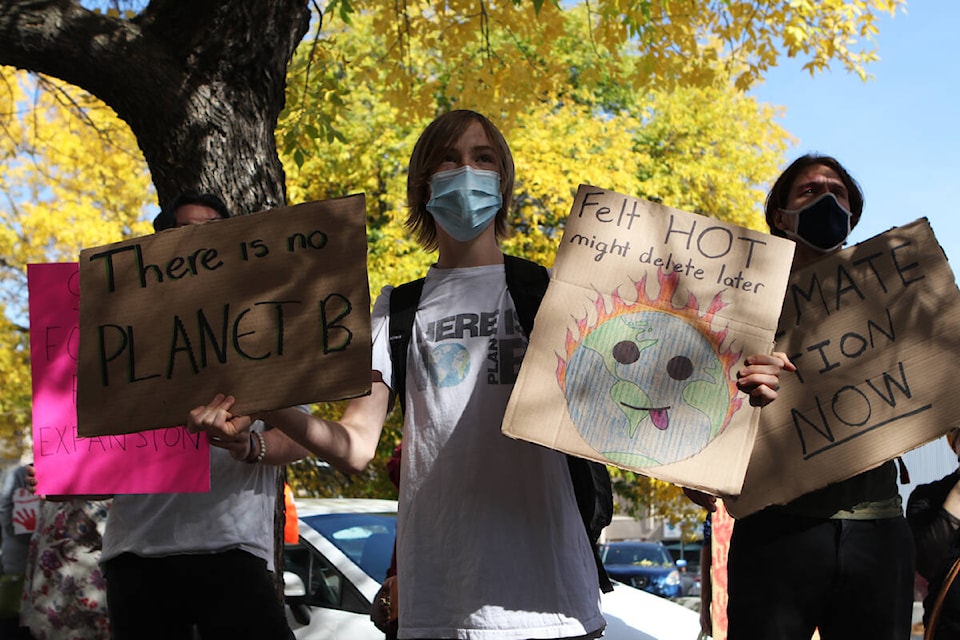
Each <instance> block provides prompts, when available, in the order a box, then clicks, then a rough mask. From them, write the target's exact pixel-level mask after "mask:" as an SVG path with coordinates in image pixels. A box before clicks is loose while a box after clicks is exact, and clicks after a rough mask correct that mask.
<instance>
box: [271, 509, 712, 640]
mask: <svg viewBox="0 0 960 640" xmlns="http://www.w3.org/2000/svg"><path fill="white" fill-rule="evenodd" d="M296 505H297V516H298V518H299V520H300V541H299V542H298V543H297V544H288V545H286V546H285V548H284V573H283V578H284V592H285V595H286V602H287V620H288V622H289V623H290V628H291V629H293V632H294V635H295V636H296V637H297V638H298V639H299V640H367V639H369V640H383V633H382V632H380V631H379V630H378V629H377V628H376V627H374V626H373V623H372V622H370V603H371V602H372V601H373V599H374V597H375V596H376V594H377V590H378V589H379V588H380V581H381V580H383V579H384V577H385V575H386V571H387V568H388V567H389V566H390V558H391V555H392V553H393V540H394V537H395V536H396V516H397V503H396V501H394V500H369V499H326V500H320V499H299V500H297V501H296ZM601 602H602V606H603V613H604V616H605V617H606V619H607V629H606V633H605V634H604V636H603V637H604V638H605V639H606V640H696V639H697V637H698V636H699V633H700V617H699V615H698V614H697V613H695V612H694V611H691V610H690V609H687V608H685V607H682V606H680V605H678V604H676V603H674V602H671V601H669V600H666V599H664V598H660V597H657V596H655V595H652V594H649V593H646V592H644V591H640V590H639V589H634V588H632V587H628V586H626V585H623V584H619V583H615V584H614V590H613V592H611V593H606V594H603V596H602V599H601Z"/></svg>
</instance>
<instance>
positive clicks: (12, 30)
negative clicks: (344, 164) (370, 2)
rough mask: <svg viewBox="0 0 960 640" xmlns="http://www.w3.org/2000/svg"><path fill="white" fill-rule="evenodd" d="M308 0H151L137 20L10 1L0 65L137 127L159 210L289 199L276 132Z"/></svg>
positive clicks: (1, 12)
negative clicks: (48, 82)
mask: <svg viewBox="0 0 960 640" xmlns="http://www.w3.org/2000/svg"><path fill="white" fill-rule="evenodd" d="M309 20H310V11H309V8H308V6H307V3H306V2H305V1H304V0H232V1H225V0H191V1H190V2H182V0H152V1H151V2H150V3H149V4H148V5H147V7H146V8H145V9H144V10H143V11H142V12H140V13H139V14H138V15H136V16H135V17H133V18H131V19H125V18H121V17H110V16H107V15H103V14H99V13H95V12H91V11H88V10H87V9H84V8H83V7H81V6H80V4H79V3H78V2H77V1H76V0H4V3H3V4H2V6H0V64H8V65H13V66H16V67H19V68H21V69H26V70H29V71H34V72H38V73H43V74H45V75H49V76H53V77H55V78H59V79H61V80H64V81H66V82H69V83H70V84H73V85H76V86H78V87H80V88H82V89H85V90H87V91H89V92H90V93H92V94H94V95H96V96H97V97H98V98H100V99H101V100H102V101H103V102H104V103H106V104H107V105H109V106H110V107H112V108H113V109H114V110H115V111H116V112H117V114H118V115H119V116H120V118H121V119H123V120H124V121H125V122H126V123H127V124H128V125H130V128H131V129H132V131H133V133H134V135H135V136H136V138H137V141H138V143H139V145H140V149H141V150H142V151H143V155H144V158H145V159H146V161H147V164H148V166H149V168H150V172H151V175H152V178H153V182H154V184H155V185H156V188H157V194H158V197H159V201H160V205H161V206H163V205H167V204H169V203H170V202H171V201H172V200H173V199H174V198H176V196H177V195H178V194H179V193H181V192H182V191H185V190H189V189H196V190H200V191H210V192H214V193H218V194H222V196H223V198H224V200H225V201H226V202H227V203H228V205H229V206H230V208H231V210H232V211H233V212H234V213H240V214H242V213H251V212H255V211H259V210H262V209H266V208H272V207H276V206H281V205H283V204H285V202H286V190H285V186H284V174H283V167H282V166H281V164H280V160H279V157H278V156H277V150H276V140H275V138H274V129H275V127H276V123H277V118H278V116H279V114H280V111H281V110H282V109H283V104H284V87H285V78H286V70H287V63H288V62H289V60H290V58H291V56H292V55H293V52H294V50H295V48H296V46H297V44H298V43H299V42H300V40H301V39H302V38H303V36H304V34H305V33H306V30H307V28H308V26H309Z"/></svg>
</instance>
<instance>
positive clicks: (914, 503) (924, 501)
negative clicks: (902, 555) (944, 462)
mask: <svg viewBox="0 0 960 640" xmlns="http://www.w3.org/2000/svg"><path fill="white" fill-rule="evenodd" d="M958 480H960V474H958V473H952V474H950V475H949V476H947V477H946V478H943V479H942V480H938V481H937V482H933V483H930V484H926V485H921V486H919V487H917V488H916V489H914V490H913V493H911V494H910V499H909V500H908V501H907V522H909V523H910V528H911V530H912V531H913V541H914V547H915V549H916V554H917V572H918V573H920V575H922V576H923V577H924V578H926V579H927V580H930V579H931V578H932V577H933V576H934V575H935V574H936V573H937V572H938V571H939V570H940V569H941V568H942V566H943V563H944V562H945V561H946V560H947V559H948V558H951V557H955V556H956V552H957V550H958V546H960V519H958V518H956V517H955V516H953V515H951V514H950V513H947V512H946V511H945V510H944V509H943V503H944V501H945V500H946V499H947V495H948V494H949V493H950V490H951V489H953V486H954V485H955V484H956V483H957V481H958Z"/></svg>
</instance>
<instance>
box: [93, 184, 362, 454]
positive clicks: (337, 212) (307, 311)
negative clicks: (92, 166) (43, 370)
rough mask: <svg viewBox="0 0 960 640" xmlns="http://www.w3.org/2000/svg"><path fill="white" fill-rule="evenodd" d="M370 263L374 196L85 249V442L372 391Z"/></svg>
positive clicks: (262, 214)
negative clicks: (219, 406)
mask: <svg viewBox="0 0 960 640" xmlns="http://www.w3.org/2000/svg"><path fill="white" fill-rule="evenodd" d="M366 258H367V243H366V206H365V201H364V196H363V195H362V194H358V195H353V196H347V197H344V198H338V199H334V200H327V201H323V202H311V203H306V204H301V205H296V206H292V207H285V208H281V209H275V210H271V211H264V212H260V213H257V214H254V215H248V216H240V217H237V218H232V219H229V220H225V221H220V222H212V223H207V224H203V225H194V226H188V227H183V228H179V229H173V230H170V231H164V232H163V233H159V234H157V235H154V236H148V237H143V238H136V239H134V240H128V241H125V242H120V243H116V244H112V245H107V246H103V247H97V248H94V249H85V250H84V251H83V252H82V253H81V254H80V283H81V291H82V296H81V298H80V362H79V368H78V378H79V380H78V407H77V410H78V430H79V433H80V435H82V436H91V435H106V434H120V433H130V432H133V431H139V430H142V429H145V428H161V427H169V426H175V425H179V424H183V422H184V421H185V419H186V417H187V414H188V413H189V411H190V410H191V409H192V408H194V407H196V406H197V405H200V404H204V403H206V402H208V401H209V400H211V399H212V398H213V396H214V395H215V394H216V393H227V394H231V395H234V396H235V397H236V398H237V404H236V405H235V406H234V408H233V412H234V413H237V414H244V413H250V412H255V411H263V410H269V409H276V408H280V407H286V406H291V405H297V404H305V403H310V402H316V401H328V400H339V399H344V398H351V397H357V396H360V395H364V394H365V393H369V390H370V294H369V288H368V284H367V270H366Z"/></svg>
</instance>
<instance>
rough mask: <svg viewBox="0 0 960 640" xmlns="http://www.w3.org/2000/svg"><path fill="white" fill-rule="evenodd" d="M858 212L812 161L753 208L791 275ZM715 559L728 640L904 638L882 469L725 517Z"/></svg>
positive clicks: (893, 499)
mask: <svg viewBox="0 0 960 640" xmlns="http://www.w3.org/2000/svg"><path fill="white" fill-rule="evenodd" d="M862 212H863V192H862V191H861V190H860V186H859V185H858V184H857V182H856V181H855V180H854V179H853V177H852V176H851V175H850V174H849V173H848V172H847V170H846V169H844V168H843V166H842V165H841V164H840V163H839V162H837V160H836V159H834V158H832V157H829V156H822V155H812V154H811V155H804V156H802V157H800V158H798V159H797V160H795V161H794V162H793V163H792V164H791V165H790V166H789V167H787V169H786V170H785V171H784V172H783V174H781V176H780V177H779V178H778V179H777V181H776V182H775V183H774V185H773V188H772V189H771V190H770V193H769V194H768V195H767V201H766V207H765V213H766V220H767V224H768V225H769V226H770V232H771V233H772V234H773V235H776V236H780V237H786V238H790V239H792V240H794V241H796V243H797V246H796V251H795V253H794V259H793V268H794V269H799V268H802V267H805V266H807V265H809V264H812V263H813V262H815V261H817V260H820V259H822V258H824V257H825V256H828V255H830V254H833V253H836V252H837V251H839V250H840V249H841V247H843V245H844V243H845V242H846V239H847V236H848V235H849V233H850V231H851V230H852V229H853V227H854V226H856V224H857V222H859V221H860V215H861V213H862ZM688 495H689V496H690V498H691V499H693V500H694V502H697V503H698V504H701V505H702V506H704V507H706V508H707V509H709V510H711V511H712V510H714V509H715V500H714V499H712V498H711V497H709V496H705V495H703V494H697V493H696V492H688ZM727 562H728V564H727V571H728V574H727V579H728V597H729V600H728V604H727V620H728V627H727V638H728V639H729V640H771V639H773V638H776V639H777V640H809V639H810V637H811V636H812V635H813V632H814V630H815V629H819V632H820V638H821V639H822V640H850V639H856V638H863V639H867V638H869V639H870V640H908V638H909V637H910V627H911V622H912V616H913V572H914V561H913V541H912V536H911V533H910V528H909V526H908V525H907V522H906V520H905V519H904V517H903V508H902V501H901V498H900V494H899V491H898V489H897V466H896V464H895V463H894V462H893V461H889V462H887V463H885V464H883V465H881V466H879V467H877V468H876V469H872V470H870V471H867V472H865V473H862V474H860V475H858V476H854V477H853V478H850V479H848V480H844V481H842V482H837V483H834V484H831V485H828V486H826V487H824V488H823V489H819V490H817V491H813V492H811V493H808V494H806V495H803V496H801V497H799V498H797V499H795V500H793V501H792V502H790V503H788V504H786V505H776V506H771V507H767V508H766V509H763V510H762V511H759V512H758V513H754V514H752V515H750V516H747V517H745V518H741V519H739V520H737V521H736V522H735V523H734V527H733V534H732V536H731V539H730V551H729V556H728V560H727Z"/></svg>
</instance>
